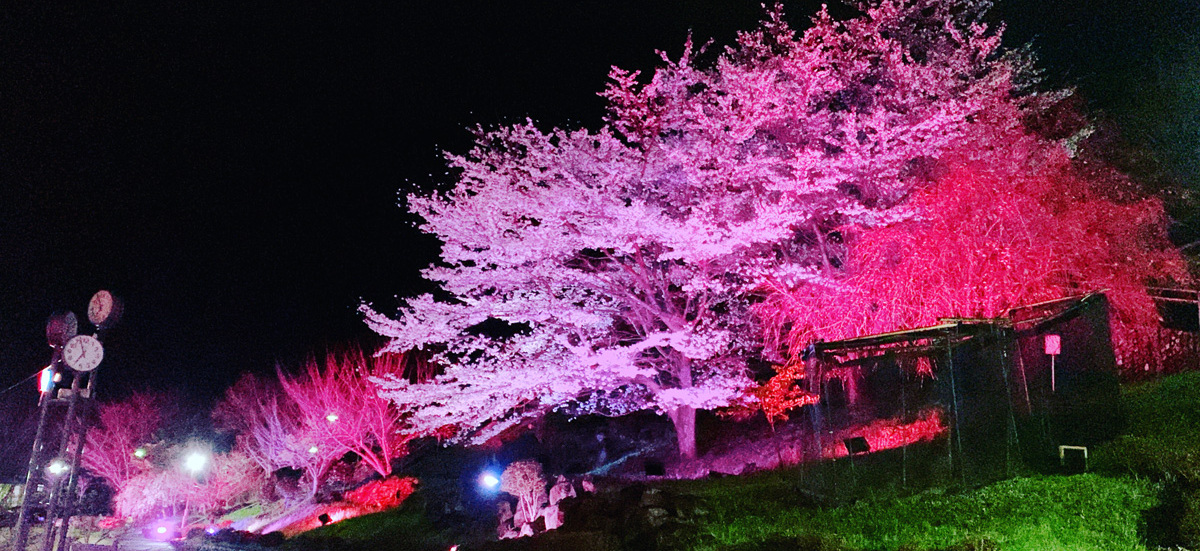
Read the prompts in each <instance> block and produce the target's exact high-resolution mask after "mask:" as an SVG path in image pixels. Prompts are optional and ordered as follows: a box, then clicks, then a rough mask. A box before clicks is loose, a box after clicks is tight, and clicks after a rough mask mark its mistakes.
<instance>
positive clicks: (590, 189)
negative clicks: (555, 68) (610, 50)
mask: <svg viewBox="0 0 1200 551" xmlns="http://www.w3.org/2000/svg"><path fill="white" fill-rule="evenodd" d="M986 7H987V5H986V2H977V1H968V2H957V3H951V2H948V1H939V0H885V1H883V2H879V3H875V4H872V5H864V6H863V9H864V14H863V15H862V16H860V17H858V18H855V19H851V20H848V21H837V20H834V19H833V18H832V17H831V16H830V15H829V14H828V13H827V12H825V11H822V12H821V13H819V14H818V15H817V16H816V17H815V18H814V19H813V21H812V25H811V27H810V28H809V29H808V30H807V31H805V32H804V33H802V34H797V33H796V32H795V31H793V30H792V29H791V28H789V27H788V25H787V24H786V23H785V22H784V20H783V16H782V10H781V9H780V8H779V7H776V8H774V9H771V10H769V11H768V13H767V19H766V20H765V21H764V22H763V23H762V25H761V26H760V27H759V28H758V29H756V30H754V31H751V32H746V33H742V34H741V35H740V36H739V39H738V43H737V44H736V45H735V46H733V47H730V48H728V49H726V50H725V51H724V53H722V54H721V55H719V56H716V59H715V60H710V59H709V58H705V52H704V49H703V48H700V49H697V48H695V47H693V45H692V43H691V42H690V41H689V42H688V43H687V44H686V45H685V47H684V50H683V53H682V55H681V56H680V58H678V59H677V60H672V59H670V58H668V57H666V56H665V55H664V56H663V60H664V64H663V65H662V66H661V67H660V68H659V69H657V70H656V71H655V72H654V75H653V76H652V77H651V78H650V79H649V80H648V81H643V80H642V79H640V75H639V74H638V73H636V72H627V71H622V70H619V69H614V70H613V72H612V73H611V77H612V80H613V82H612V84H610V85H609V87H608V89H607V90H606V91H605V92H604V96H605V97H606V98H607V99H608V101H609V115H608V117H607V119H606V122H607V124H606V125H605V126H603V127H602V128H600V129H599V130H596V131H588V130H564V129H555V130H551V131H542V130H539V129H538V128H536V127H535V126H534V124H533V123H532V122H528V123H524V124H518V125H514V126H511V127H503V128H498V129H495V130H483V129H480V130H478V131H477V141H476V146H475V147H474V149H472V150H471V151H470V152H468V153H467V154H465V155H450V156H449V160H450V165H451V166H452V167H453V168H454V169H455V170H456V171H457V176H458V180H457V182H456V183H455V185H454V186H453V188H452V189H450V190H448V191H446V192H444V193H435V194H432V195H425V196H412V197H409V206H410V208H411V210H412V211H413V212H414V213H416V214H418V215H419V216H420V217H421V218H423V219H424V223H423V225H422V229H423V230H424V231H426V232H428V233H431V234H433V235H435V236H437V237H438V238H439V239H440V240H441V241H442V242H443V244H444V245H443V247H442V256H441V260H442V263H441V264H439V265H437V266H434V267H431V268H429V269H428V270H426V271H425V273H424V275H425V277H426V278H427V279H429V280H431V281H434V282H437V283H438V284H440V286H441V289H442V291H443V292H444V295H439V297H444V298H435V297H434V296H433V295H424V296H420V297H416V298H413V299H411V300H408V301H407V302H406V303H405V304H403V306H402V307H401V308H400V310H399V312H398V313H397V314H396V315H394V316H387V315H384V314H381V313H379V312H378V311H376V310H375V309H373V308H371V307H368V306H364V308H363V310H364V312H365V314H366V317H367V321H368V323H369V324H370V325H371V327H372V328H373V329H375V330H376V331H377V332H379V333H380V334H382V335H385V336H387V337H390V338H391V339H392V340H391V342H390V344H389V345H388V347H387V348H386V350H388V351H405V350H409V349H413V348H427V347H432V349H434V350H436V351H438V352H439V354H440V357H439V359H440V361H441V363H443V364H444V365H448V366H450V367H448V368H447V369H446V371H445V373H444V374H443V375H441V376H439V377H438V378H437V379H436V380H435V381H434V382H432V383H426V384H413V383H410V382H408V381H405V380H402V379H400V378H398V377H385V378H383V379H381V380H380V383H381V385H382V388H383V395H384V396H386V397H388V398H390V399H392V400H393V401H394V402H395V403H396V404H397V406H399V407H400V408H401V409H402V410H405V411H411V412H412V416H413V417H412V420H413V423H414V425H416V426H417V427H419V428H422V429H424V430H432V429H434V428H439V427H453V428H454V429H455V430H456V431H457V436H458V439H460V440H469V441H473V442H481V441H484V440H487V439H488V438H490V437H492V436H494V435H496V434H497V433H499V432H500V431H502V430H504V429H505V428H507V427H510V426H513V425H515V424H517V423H520V422H521V421H522V420H524V419H526V418H527V417H528V416H530V415H536V414H539V413H541V412H542V411H544V410H545V408H548V407H567V408H569V409H570V410H571V411H577V412H579V411H598V412H603V413H608V414H621V413H627V412H631V411H636V410H641V409H652V410H656V411H658V412H661V413H663V414H665V415H667V416H668V417H669V418H670V419H671V421H672V422H673V424H674V426H675V429H676V430H675V432H676V437H677V442H678V448H679V452H680V454H681V456H683V457H685V458H688V457H694V456H695V454H696V448H695V424H694V423H695V411H696V410H697V409H706V408H715V407H720V406H724V405H726V404H728V403H729V402H730V401H731V400H732V399H734V398H735V397H737V396H739V395H740V394H741V392H742V390H743V389H745V388H746V387H747V386H748V385H749V384H750V380H749V378H748V377H747V376H746V362H747V358H749V357H752V356H758V355H761V354H762V350H761V349H760V348H761V344H762V343H761V342H760V339H759V338H758V336H759V334H760V330H759V329H758V328H757V327H756V326H755V325H754V323H755V322H754V318H753V316H752V315H751V306H752V303H753V302H755V301H756V300H757V298H756V297H757V296H759V294H760V293H761V292H762V291H763V290H764V289H767V288H771V287H772V286H776V287H777V286H783V287H784V288H788V289H792V288H796V287H799V286H802V285H830V284H834V283H836V281H837V278H838V274H837V273H835V270H837V269H838V264H839V263H840V261H841V259H840V258H839V255H840V254H841V253H839V250H840V247H841V246H842V245H841V244H839V243H837V242H836V240H834V239H832V236H833V234H834V233H835V232H836V230H837V228H841V227H844V226H847V225H853V226H855V227H864V228H867V227H876V226H881V225H886V224H889V223H893V222H897V221H900V220H903V219H906V218H908V217H911V216H912V215H913V212H912V210H911V209H907V208H903V203H904V200H905V199H906V198H907V197H908V196H909V194H910V192H911V191H912V189H913V186H914V185H916V184H918V183H920V182H921V181H922V179H921V178H920V175H921V173H922V170H924V169H925V167H928V166H932V165H933V164H934V163H935V162H936V160H937V159H939V158H940V157H941V156H942V155H943V153H944V152H945V151H947V150H949V149H950V148H951V147H952V146H953V145H955V144H956V143H957V142H958V141H959V140H961V139H963V138H964V137H965V136H966V135H968V133H969V132H970V128H971V126H972V125H974V124H976V123H975V121H976V119H977V118H979V117H980V116H981V113H983V112H986V111H988V110H990V109H993V108H995V107H996V106H997V105H1004V104H1006V103H1007V102H1011V101H1013V100H1012V98H1013V97H1014V95H1016V94H1017V93H1018V92H1020V90H1019V86H1018V81H1017V79H1018V77H1019V76H1020V75H1022V74H1023V71H1024V70H1025V67H1026V63H1025V62H1024V61H1023V60H1022V59H1021V58H1020V57H1018V56H1012V55H1004V54H1002V53H1001V52H1000V51H999V49H998V48H999V36H998V34H997V33H995V32H992V31H990V30H989V29H988V28H987V27H986V26H985V25H984V24H983V23H982V22H981V21H982V19H981V18H982V13H983V10H984V9H985V8H986ZM1028 97H1029V98H1033V96H1028ZM1031 101H1032V100H1031ZM771 351H772V349H768V350H767V352H768V353H770V352H771Z"/></svg>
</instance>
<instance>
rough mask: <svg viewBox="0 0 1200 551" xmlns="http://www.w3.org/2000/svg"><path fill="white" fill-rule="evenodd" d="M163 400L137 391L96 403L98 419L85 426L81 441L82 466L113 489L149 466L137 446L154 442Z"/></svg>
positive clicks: (161, 419)
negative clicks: (117, 399)
mask: <svg viewBox="0 0 1200 551" xmlns="http://www.w3.org/2000/svg"><path fill="white" fill-rule="evenodd" d="M166 403H167V400H166V398H165V397H164V396H162V395H159V394H150V393H137V394H133V395H132V396H130V397H128V398H126V399H124V400H122V401H119V402H106V403H101V404H99V406H98V407H97V409H96V417H97V423H96V425H95V426H93V427H91V429H90V430H88V432H87V440H86V442H85V444H84V453H83V456H82V461H83V466H84V468H86V469H87V470H88V471H90V472H91V473H92V474H95V475H96V476H98V477H100V478H102V479H104V481H105V482H107V483H108V485H109V486H110V487H111V488H112V489H113V491H114V492H119V491H121V490H122V489H123V488H124V487H125V485H126V483H127V482H128V481H129V480H130V479H131V478H133V477H135V476H137V475H139V474H141V473H143V472H146V471H147V470H149V469H150V464H149V463H148V461H147V459H146V454H145V452H144V451H143V453H141V454H138V453H137V450H138V449H139V448H141V449H143V450H145V449H146V448H145V447H146V446H148V445H149V444H152V443H154V440H155V437H156V435H155V432H157V431H158V430H159V429H160V428H162V423H163V418H164V416H165V415H164V410H165V409H166Z"/></svg>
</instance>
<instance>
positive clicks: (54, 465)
mask: <svg viewBox="0 0 1200 551" xmlns="http://www.w3.org/2000/svg"><path fill="white" fill-rule="evenodd" d="M69 470H71V466H70V465H68V464H67V462H66V461H63V460H61V459H55V460H54V461H51V462H50V465H49V466H47V467H46V471H48V472H49V473H50V474H52V475H54V476H58V475H61V474H63V473H65V472H67V471H69Z"/></svg>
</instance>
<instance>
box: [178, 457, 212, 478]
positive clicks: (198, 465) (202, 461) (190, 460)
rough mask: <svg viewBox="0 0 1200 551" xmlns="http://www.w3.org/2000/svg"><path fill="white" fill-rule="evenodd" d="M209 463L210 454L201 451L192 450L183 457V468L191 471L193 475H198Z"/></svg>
mask: <svg viewBox="0 0 1200 551" xmlns="http://www.w3.org/2000/svg"><path fill="white" fill-rule="evenodd" d="M207 465H208V454H206V453H204V452H201V451H193V452H190V453H188V454H187V457H185V458H184V459H183V470H185V471H187V472H189V473H191V475H192V476H198V475H199V474H200V473H201V472H203V471H204V467H205V466H207Z"/></svg>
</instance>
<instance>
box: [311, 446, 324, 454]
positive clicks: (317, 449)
mask: <svg viewBox="0 0 1200 551" xmlns="http://www.w3.org/2000/svg"><path fill="white" fill-rule="evenodd" d="M319 451H321V450H320V448H318V447H316V446H313V447H311V448H309V449H308V453H317V452H319Z"/></svg>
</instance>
